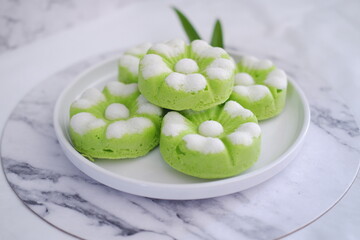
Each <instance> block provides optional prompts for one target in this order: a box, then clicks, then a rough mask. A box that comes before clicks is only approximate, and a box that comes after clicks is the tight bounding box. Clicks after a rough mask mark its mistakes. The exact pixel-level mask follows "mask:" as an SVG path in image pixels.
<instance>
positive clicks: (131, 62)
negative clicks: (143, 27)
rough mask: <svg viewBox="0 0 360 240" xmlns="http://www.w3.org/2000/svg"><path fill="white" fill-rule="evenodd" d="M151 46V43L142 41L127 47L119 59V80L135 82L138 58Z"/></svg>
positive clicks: (137, 71) (136, 79)
mask: <svg viewBox="0 0 360 240" xmlns="http://www.w3.org/2000/svg"><path fill="white" fill-rule="evenodd" d="M150 47H151V43H143V44H140V45H137V46H135V47H133V48H130V49H128V50H127V51H126V52H125V53H124V55H122V56H121V57H120V59H119V75H118V77H119V81H120V82H124V83H137V82H138V73H139V62H140V59H141V58H142V57H143V56H144V55H145V54H146V52H147V51H148V50H149V48H150Z"/></svg>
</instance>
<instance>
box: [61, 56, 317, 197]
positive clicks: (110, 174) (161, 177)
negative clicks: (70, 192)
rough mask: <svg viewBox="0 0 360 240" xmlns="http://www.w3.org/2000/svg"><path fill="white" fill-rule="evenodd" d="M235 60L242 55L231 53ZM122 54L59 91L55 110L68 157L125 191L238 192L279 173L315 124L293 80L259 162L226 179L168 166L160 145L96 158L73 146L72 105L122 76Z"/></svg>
mask: <svg viewBox="0 0 360 240" xmlns="http://www.w3.org/2000/svg"><path fill="white" fill-rule="evenodd" d="M232 55H233V56H234V57H235V58H236V57H237V56H238V55H236V54H232ZM118 59H119V58H118V57H117V58H113V59H110V60H106V61H104V62H102V63H100V64H98V65H96V66H93V67H91V68H90V69H88V70H87V71H85V72H84V73H82V74H81V75H80V76H78V77H77V78H76V79H75V80H74V81H73V83H72V84H70V86H69V87H68V88H66V89H65V90H64V91H63V92H62V93H61V95H60V97H59V99H58V101H57V103H56V106H55V112H54V127H55V132H56V135H57V137H58V140H59V142H60V145H61V147H62V148H63V151H64V153H65V155H66V156H67V157H68V158H69V159H70V161H71V162H72V163H73V164H74V165H75V166H76V167H77V168H79V169H80V170H81V171H82V172H84V173H85V174H87V175H88V176H90V177H91V178H93V179H95V180H97V181H99V182H101V183H103V184H105V185H107V186H110V187H112V188H115V189H118V190H120V191H124V192H128V193H132V194H136V195H140V196H145V197H151V198H161V199H178V200H180V199H201V198H209V197H216V196H222V195H226V194H230V193H234V192H238V191H241V190H244V189H247V188H250V187H253V186H255V185H257V184H259V183H262V182H264V181H266V180H267V179H269V178H271V177H272V176H274V175H276V174H277V173H279V172H280V171H281V170H282V169H284V168H285V167H286V166H287V164H288V163H290V162H291V161H292V160H293V159H294V158H295V157H296V155H297V153H298V152H299V149H300V147H301V145H302V142H303V141H304V137H305V134H306V132H307V129H308V126H309V122H310V112H309V106H308V103H307V100H306V98H305V96H304V94H303V92H302V91H301V89H300V88H299V87H298V86H297V85H296V84H295V82H293V81H292V80H289V86H288V96H287V104H286V107H285V109H284V111H283V112H282V113H281V115H279V116H278V117H276V118H273V119H270V120H266V121H261V122H260V126H261V129H262V149H261V155H260V158H259V160H258V161H257V162H256V164H255V165H254V166H253V167H252V168H250V169H249V170H247V171H246V172H244V173H242V174H240V175H238V176H235V177H231V178H227V179H221V180H204V179H198V178H194V177H190V176H187V175H184V174H182V173H180V172H177V171H176V170H174V169H172V168H171V167H170V166H168V165H167V164H166V163H165V162H164V161H163V159H162V157H161V155H160V152H159V149H158V148H156V149H154V150H153V151H151V152H150V153H149V154H148V155H146V156H144V157H140V158H137V159H124V160H97V161H96V162H91V161H89V160H88V159H86V158H84V157H83V156H82V155H81V154H79V153H78V152H77V151H76V150H75V149H74V148H73V146H72V144H71V140H70V137H69V134H68V124H69V108H70V105H71V103H72V101H73V100H74V99H76V98H77V97H78V96H79V95H80V94H81V93H82V92H83V91H84V90H85V89H87V88H89V87H93V86H97V87H99V88H102V86H103V85H104V83H105V82H107V81H109V80H115V79H116V76H117V61H118Z"/></svg>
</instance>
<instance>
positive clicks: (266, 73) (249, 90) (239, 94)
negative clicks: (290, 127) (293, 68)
mask: <svg viewBox="0 0 360 240" xmlns="http://www.w3.org/2000/svg"><path fill="white" fill-rule="evenodd" d="M286 88H287V77H286V74H285V72H284V71H283V70H281V69H278V68H275V66H274V65H273V63H272V62H271V61H270V60H259V59H257V58H255V57H252V56H245V57H242V58H241V60H240V61H239V62H238V63H237V71H236V74H235V86H234V89H233V92H232V94H231V97H230V99H231V100H234V101H236V102H238V103H240V104H241V105H242V106H244V107H245V108H247V109H249V110H251V111H252V112H253V113H254V114H255V115H256V117H257V119H258V120H264V119H267V118H271V117H274V116H276V115H278V114H279V113H280V112H281V111H282V110H283V108H284V106H285V101H286Z"/></svg>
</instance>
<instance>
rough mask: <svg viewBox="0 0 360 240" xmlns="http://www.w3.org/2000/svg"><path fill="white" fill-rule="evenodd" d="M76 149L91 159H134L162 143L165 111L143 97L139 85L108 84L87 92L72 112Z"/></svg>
mask: <svg viewBox="0 0 360 240" xmlns="http://www.w3.org/2000/svg"><path fill="white" fill-rule="evenodd" d="M70 118H71V119H70V128H69V129H70V137H71V140H72V143H73V145H74V147H75V148H76V149H77V150H78V151H79V152H80V153H82V154H83V155H85V156H88V157H89V158H90V159H92V158H109V159H117V158H135V157H139V156H143V155H145V154H146V153H148V152H149V151H150V150H151V149H152V148H154V147H155V146H157V145H158V143H159V132H160V125H161V119H162V109H161V108H159V107H157V106H155V105H153V104H151V103H149V102H148V101H147V100H146V99H145V98H144V97H143V96H142V95H140V93H139V91H138V88H137V84H136V83H132V84H124V83H121V82H118V81H111V82H108V83H107V84H106V86H105V88H104V90H103V91H102V92H100V91H99V90H98V89H96V88H90V89H88V90H86V91H85V92H84V93H83V94H82V95H81V97H80V98H79V99H77V100H76V101H75V102H73V104H72V105H71V108H70Z"/></svg>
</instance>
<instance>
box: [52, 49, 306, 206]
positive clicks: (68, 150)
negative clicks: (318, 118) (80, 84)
mask: <svg viewBox="0 0 360 240" xmlns="http://www.w3.org/2000/svg"><path fill="white" fill-rule="evenodd" d="M229 53H230V54H231V55H233V56H241V54H239V53H238V52H236V51H229ZM120 56H121V54H119V55H117V56H115V57H112V58H108V59H105V60H103V61H100V62H99V63H97V64H94V65H93V66H91V67H89V68H87V69H86V70H84V71H83V72H81V73H80V74H78V75H77V76H76V77H75V78H74V80H73V81H72V82H70V84H69V85H68V86H67V87H66V88H65V89H63V91H62V92H61V93H60V95H59V97H58V98H57V101H56V104H55V107H54V112H53V113H54V114H53V124H54V129H55V134H56V137H57V139H58V141H59V143H60V145H61V147H62V148H63V151H64V152H65V155H66V156H67V158H68V159H69V160H70V161H71V162H72V163H73V164H74V165H75V166H76V167H77V168H78V169H80V170H81V171H82V172H84V171H83V169H81V168H80V167H79V166H78V165H77V164H84V165H85V166H87V167H90V168H92V169H93V170H95V172H98V173H100V174H102V176H105V178H106V177H110V178H112V179H116V180H117V181H120V182H123V183H128V184H132V185H134V186H137V187H138V188H149V187H150V188H157V189H159V190H161V191H163V190H169V189H172V190H198V189H203V188H206V187H218V186H222V185H227V184H232V183H235V182H241V181H245V180H249V179H251V178H255V177H257V176H258V177H260V176H262V175H266V173H269V171H270V170H271V169H273V168H276V167H277V166H278V165H281V164H282V163H284V162H286V160H287V158H288V157H290V155H291V154H294V153H295V152H296V150H298V149H299V148H300V147H301V145H302V142H303V141H304V138H305V136H306V133H307V131H308V128H309V125H310V107H309V104H308V100H307V98H306V96H305V93H304V92H303V91H302V89H301V88H300V87H299V85H298V84H297V83H296V82H294V81H293V80H292V79H291V78H288V81H289V83H290V84H291V85H292V86H293V87H294V90H295V91H296V92H297V94H298V95H299V97H300V100H301V102H302V107H303V111H304V118H303V125H302V126H301V130H300V132H299V134H298V136H297V138H296V140H295V141H294V143H293V144H292V145H291V146H290V147H289V148H288V149H287V150H286V151H285V152H283V153H282V154H281V155H280V156H279V157H278V158H277V159H276V160H274V161H273V162H272V163H270V164H269V165H267V166H265V167H262V168H260V169H257V170H254V171H252V172H249V173H246V174H243V175H239V176H234V177H230V178H225V179H219V180H214V181H211V182H203V183H192V184H176V183H153V182H146V181H142V180H138V179H132V178H129V177H125V176H121V175H117V174H115V173H113V172H110V171H108V170H106V169H104V168H102V167H100V166H98V165H96V164H95V163H93V162H91V161H89V160H88V159H86V158H85V157H84V156H82V155H81V154H80V153H79V152H77V151H76V150H75V149H74V148H73V146H72V145H71V144H70V143H69V141H68V140H67V139H66V137H65V135H64V133H63V131H62V128H61V126H60V121H59V116H60V114H61V111H60V106H61V104H62V102H63V101H64V98H65V95H66V93H67V92H68V91H69V90H71V89H72V88H73V86H74V85H75V84H76V83H77V81H78V80H79V79H81V78H82V77H83V76H85V75H87V74H88V73H89V72H91V71H94V70H95V69H97V68H99V67H101V66H102V65H104V64H106V63H109V62H111V61H115V60H117V59H119V57H120ZM68 154H71V155H72V156H73V157H74V158H72V157H70V156H68ZM74 159H77V160H76V161H78V162H76V161H75V160H74ZM292 159H294V158H292ZM292 159H291V161H292ZM289 162H290V161H289ZM285 167H286V165H284V166H283V167H281V168H279V169H278V170H277V172H276V173H273V174H270V175H269V176H267V177H265V178H264V179H263V180H261V181H259V182H257V183H256V184H253V185H251V186H249V187H247V188H250V187H252V186H255V185H257V184H260V183H262V182H264V181H266V180H267V179H269V178H271V177H272V176H274V175H276V174H278V173H279V172H280V171H281V170H282V169H283V168H285ZM84 173H85V174H86V175H88V176H90V177H91V178H93V179H95V180H97V181H99V182H101V183H103V184H105V185H107V186H110V187H112V188H115V189H118V190H120V191H124V192H128V193H132V194H135V195H140V196H145V197H153V198H162V199H200V198H207V197H214V196H222V195H226V194H228V193H225V194H223V193H222V194H221V193H220V194H219V195H214V194H209V195H211V196H205V197H195V196H194V197H190V198H189V197H182V198H164V197H163V196H162V197H157V196H156V195H154V196H152V195H151V194H146V191H145V192H141V191H136V190H135V191H134V189H136V188H134V189H132V190H129V189H124V188H119V187H116V186H114V184H108V183H107V181H104V179H103V178H102V177H97V176H93V174H92V173H88V172H84ZM244 189H246V188H242V189H240V190H244ZM237 191H239V190H237ZM234 192H236V191H234Z"/></svg>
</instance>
